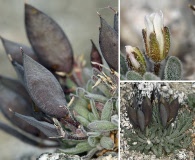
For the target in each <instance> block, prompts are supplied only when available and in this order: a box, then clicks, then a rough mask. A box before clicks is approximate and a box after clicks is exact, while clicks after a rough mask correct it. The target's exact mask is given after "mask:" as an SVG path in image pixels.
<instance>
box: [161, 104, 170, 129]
mask: <svg viewBox="0 0 195 160" xmlns="http://www.w3.org/2000/svg"><path fill="white" fill-rule="evenodd" d="M160 117H161V122H162V125H163V127H166V125H167V120H168V115H167V110H166V108H165V106H164V105H163V104H160Z"/></svg>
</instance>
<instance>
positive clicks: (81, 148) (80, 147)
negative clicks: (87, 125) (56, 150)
mask: <svg viewBox="0 0 195 160" xmlns="http://www.w3.org/2000/svg"><path fill="white" fill-rule="evenodd" d="M91 149H92V147H91V146H90V145H89V143H88V142H81V143H79V144H77V145H76V147H75V148H69V149H65V150H60V151H61V152H64V153H67V154H79V153H83V152H86V151H89V150H91Z"/></svg>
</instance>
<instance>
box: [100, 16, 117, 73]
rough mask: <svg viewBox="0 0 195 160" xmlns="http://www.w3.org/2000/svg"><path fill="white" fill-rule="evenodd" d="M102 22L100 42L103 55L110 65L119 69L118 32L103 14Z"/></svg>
mask: <svg viewBox="0 0 195 160" xmlns="http://www.w3.org/2000/svg"><path fill="white" fill-rule="evenodd" d="M100 22H101V28H100V33H99V44H100V49H101V51H102V55H103V56H104V59H105V60H106V62H107V63H108V65H109V67H110V68H112V69H114V70H115V71H118V34H117V33H116V31H115V30H114V29H113V28H112V27H111V26H110V25H109V24H108V23H107V22H106V21H105V20H104V19H103V18H102V17H101V16H100Z"/></svg>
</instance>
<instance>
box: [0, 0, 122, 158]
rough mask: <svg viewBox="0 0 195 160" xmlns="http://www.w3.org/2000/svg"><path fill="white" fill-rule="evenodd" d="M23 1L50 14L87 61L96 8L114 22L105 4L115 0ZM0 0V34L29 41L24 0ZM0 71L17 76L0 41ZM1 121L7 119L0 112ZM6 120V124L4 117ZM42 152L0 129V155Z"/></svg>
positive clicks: (96, 20)
mask: <svg viewBox="0 0 195 160" xmlns="http://www.w3.org/2000/svg"><path fill="white" fill-rule="evenodd" d="M25 2H26V3H28V4H31V5H32V6H34V7H36V8H38V9H39V10H41V11H42V12H44V13H46V14H47V15H49V16H50V17H52V18H53V19H54V20H55V21H56V22H57V23H58V24H59V25H60V26H61V28H62V29H63V30H64V32H65V33H66V35H67V37H68V38H69V40H70V42H71V44H72V47H73V51H74V54H75V55H78V54H85V58H86V61H89V59H90V57H89V55H90V51H91V42H90V39H93V40H94V42H95V44H96V45H97V46H98V48H99V45H98V44H99V43H98V41H99V40H98V39H99V26H100V23H99V16H98V15H97V12H99V13H100V14H101V15H102V17H103V18H104V19H106V21H107V22H108V23H109V24H110V25H113V17H114V12H113V11H112V10H111V9H108V6H111V7H113V8H114V9H115V10H117V9H118V1H117V0H84V1H81V0H74V1H72V0H58V1H52V0H39V1H34V0H26V1H25ZM0 4H1V5H0V15H1V16H0V36H2V37H3V38H5V39H8V40H11V41H15V42H18V43H23V44H26V45H29V42H28V39H27V36H26V31H25V27H24V0H17V1H12V0H0ZM0 74H1V75H4V76H8V77H13V78H16V73H15V71H14V69H13V67H12V66H11V64H10V62H9V60H8V58H7V56H6V54H5V50H4V48H3V45H2V43H0ZM0 121H4V122H5V121H6V120H5V119H4V117H3V116H2V115H1V114H0ZM6 123H8V124H9V122H7V121H6ZM47 151H48V150H47ZM50 151H51V150H50ZM42 152H46V151H45V150H40V149H39V148H35V147H32V146H29V145H26V144H24V143H22V142H20V141H19V140H17V139H16V138H14V137H12V136H9V135H8V134H5V133H4V132H3V131H1V130H0V159H3V160H10V159H21V157H22V156H23V159H27V158H25V155H31V154H32V155H35V157H34V158H36V155H40V154H41V153H42Z"/></svg>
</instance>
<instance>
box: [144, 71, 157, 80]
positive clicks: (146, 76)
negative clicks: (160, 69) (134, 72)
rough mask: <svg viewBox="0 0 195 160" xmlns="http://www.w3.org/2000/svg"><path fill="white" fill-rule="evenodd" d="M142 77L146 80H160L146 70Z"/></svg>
mask: <svg viewBox="0 0 195 160" xmlns="http://www.w3.org/2000/svg"><path fill="white" fill-rule="evenodd" d="M143 77H144V79H145V80H148V81H155V80H160V78H159V77H157V76H156V75H155V74H153V73H151V72H146V73H145V74H144V75H143Z"/></svg>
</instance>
